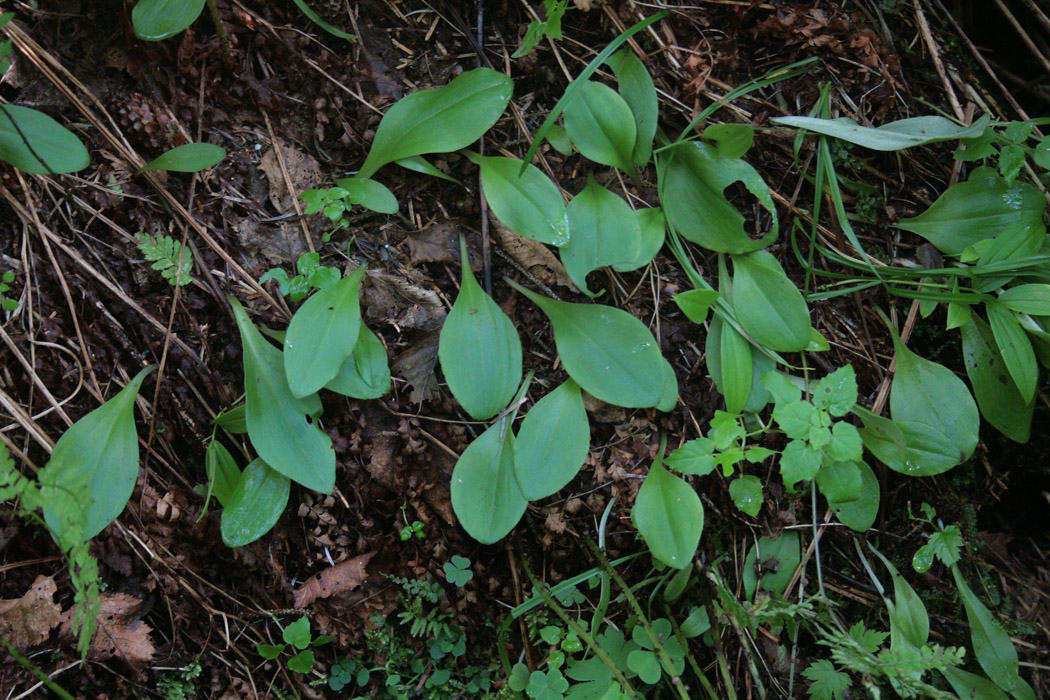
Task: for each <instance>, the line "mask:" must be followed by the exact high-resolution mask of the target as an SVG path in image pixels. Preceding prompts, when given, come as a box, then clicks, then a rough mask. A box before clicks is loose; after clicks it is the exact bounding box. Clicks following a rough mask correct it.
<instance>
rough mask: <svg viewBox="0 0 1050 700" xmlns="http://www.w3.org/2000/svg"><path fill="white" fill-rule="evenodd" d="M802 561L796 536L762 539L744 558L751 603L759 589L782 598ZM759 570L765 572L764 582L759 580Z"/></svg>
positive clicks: (744, 575) (788, 534)
mask: <svg viewBox="0 0 1050 700" xmlns="http://www.w3.org/2000/svg"><path fill="white" fill-rule="evenodd" d="M801 560H802V556H801V549H800V547H799V540H798V533H797V532H794V531H791V532H782V533H781V534H780V535H778V536H777V537H776V538H773V539H770V538H768V537H762V538H761V539H759V540H758V543H757V544H755V545H754V546H752V547H751V549H750V551H748V553H747V556H746V557H745V558H744V574H743V584H744V592H745V594H746V595H747V598H748V600H752V599H753V598H754V597H755V591H756V590H757V589H758V588H761V589H762V590H764V591H769V592H770V593H776V594H778V595H779V594H782V593H783V592H784V591H785V590H787V587H788V584H789V583H791V579H792V577H793V576H794V575H795V569H797V568H798V565H799V562H800V561H801ZM758 567H761V571H764V572H766V573H764V574H763V575H762V578H761V579H759V578H758V570H759V569H758Z"/></svg>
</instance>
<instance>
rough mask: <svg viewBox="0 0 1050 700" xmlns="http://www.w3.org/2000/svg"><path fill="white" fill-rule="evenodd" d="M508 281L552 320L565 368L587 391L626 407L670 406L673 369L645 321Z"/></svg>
mask: <svg viewBox="0 0 1050 700" xmlns="http://www.w3.org/2000/svg"><path fill="white" fill-rule="evenodd" d="M508 284H510V285H511V286H512V287H514V288H515V289H517V290H518V291H519V292H521V293H522V294H524V295H525V296H527V297H528V298H529V299H530V300H531V301H532V302H533V303H534V304H536V306H538V307H540V309H541V310H542V311H543V313H545V314H546V315H547V318H549V319H550V322H551V325H552V326H553V327H554V342H555V344H556V345H557V347H558V354H559V355H561V360H562V362H563V363H564V364H565V369H566V371H567V372H568V373H569V376H570V377H572V378H573V379H574V380H575V381H576V383H577V384H579V385H580V387H582V388H583V390H584V391H586V392H587V393H588V394H591V395H592V396H594V397H595V398H597V399H601V400H602V401H604V402H606V403H611V404H614V405H616V406H624V407H626V408H648V407H650V406H656V405H658V404H660V405H666V403H667V396H668V395H669V393H670V392H669V388H670V383H671V381H672V379H674V370H673V369H671V370H670V372H669V371H668V369H669V363H668V362H667V360H665V359H664V357H663V355H661V354H660V348H659V347H658V345H657V343H656V339H655V338H654V337H653V334H652V333H651V332H649V329H648V328H646V327H645V324H643V323H642V322H641V321H639V320H638V319H636V318H635V317H634V316H631V315H630V314H629V313H627V312H626V311H623V310H621V309H615V308H613V307H611V306H603V305H601V304H570V303H568V302H564V301H557V300H555V299H549V298H547V297H545V296H541V295H539V294H536V293H535V292H531V291H529V290H527V289H525V288H523V287H521V286H520V285H518V284H515V283H514V282H513V281H510V280H508ZM674 385H675V387H676V389H675V393H677V380H674Z"/></svg>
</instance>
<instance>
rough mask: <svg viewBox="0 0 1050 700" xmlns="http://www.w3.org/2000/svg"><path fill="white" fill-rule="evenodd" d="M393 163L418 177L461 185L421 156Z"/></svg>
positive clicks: (401, 159)
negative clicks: (434, 178)
mask: <svg viewBox="0 0 1050 700" xmlns="http://www.w3.org/2000/svg"><path fill="white" fill-rule="evenodd" d="M394 162H395V163H396V164H398V165H400V166H401V167H402V168H404V169H405V170H411V171H412V172H414V173H419V174H420V175H429V176H430V177H436V178H440V179H442V180H448V181H449V182H454V183H456V184H457V185H459V184H462V183H461V182H460V181H459V180H457V179H456V178H454V177H452V176H451V175H446V174H445V173H444V172H442V171H440V170H438V168H437V167H436V166H434V165H432V164H431V163H430V162H429V161H428V160H426V159H425V158H423V156H409V157H408V158H399V159H398V160H395V161H394Z"/></svg>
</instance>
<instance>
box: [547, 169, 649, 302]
mask: <svg viewBox="0 0 1050 700" xmlns="http://www.w3.org/2000/svg"><path fill="white" fill-rule="evenodd" d="M566 213H567V215H568V217H569V231H570V232H571V234H572V237H571V238H570V239H569V242H568V243H567V244H565V245H564V246H562V248H561V250H560V251H559V254H560V255H561V261H562V264H563V265H565V271H566V272H568V273H569V278H570V279H571V280H572V281H573V282H574V283H575V284H576V286H577V287H579V288H580V290H581V291H583V292H584V293H585V294H587V295H589V296H592V297H594V296H598V295H597V294H595V293H594V292H592V291H591V290H590V289H588V288H587V274H588V273H589V272H591V271H593V270H597V269H598V268H599V267H605V266H606V265H613V264H616V263H629V262H631V261H633V260H635V259H636V258H638V256H639V254H640V253H641V235H642V233H641V230H640V228H639V226H638V218H637V217H636V216H635V213H634V211H632V210H631V207H630V206H629V205H628V204H627V202H625V201H623V199H622V198H621V197H618V196H617V195H615V194H613V193H612V192H610V191H609V190H607V189H605V188H604V187H602V186H601V185H599V184H598V183H597V182H596V181H595V180H594V178H593V177H588V178H587V186H586V187H585V188H584V189H583V191H582V192H580V193H579V194H578V195H576V196H575V197H573V199H572V201H571V202H569V206H568V207H567V208H566Z"/></svg>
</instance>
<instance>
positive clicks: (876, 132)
mask: <svg viewBox="0 0 1050 700" xmlns="http://www.w3.org/2000/svg"><path fill="white" fill-rule="evenodd" d="M990 119H991V118H990V117H989V116H988V115H987V114H982V115H981V117H980V118H979V119H978V120H977V121H976V122H974V123H973V124H972V125H971V126H959V125H957V124H956V123H955V122H953V121H951V120H949V119H945V118H944V117H911V118H910V119H900V120H898V121H895V122H890V123H889V124H884V125H882V126H880V127H875V128H873V127H870V126H860V125H859V124H857V122H855V121H853V120H852V119H849V118H847V117H841V118H839V119H819V118H817V117H774V118H773V119H770V120H769V121H771V122H773V123H774V124H779V125H782V126H793V127H796V128H798V129H805V130H807V131H812V132H814V133H817V134H822V135H824V136H831V137H832V138H837V139H841V140H843V141H847V142H849V143H854V144H857V145H858V146H863V147H864V148H870V149H872V150H874V151H899V150H901V149H903V148H912V147H914V146H924V145H926V144H928V143H937V142H938V141H955V140H957V139H964V138H975V137H977V136H980V135H981V134H982V133H983V132H984V128H985V127H986V126H987V125H988V122H989V121H990Z"/></svg>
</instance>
